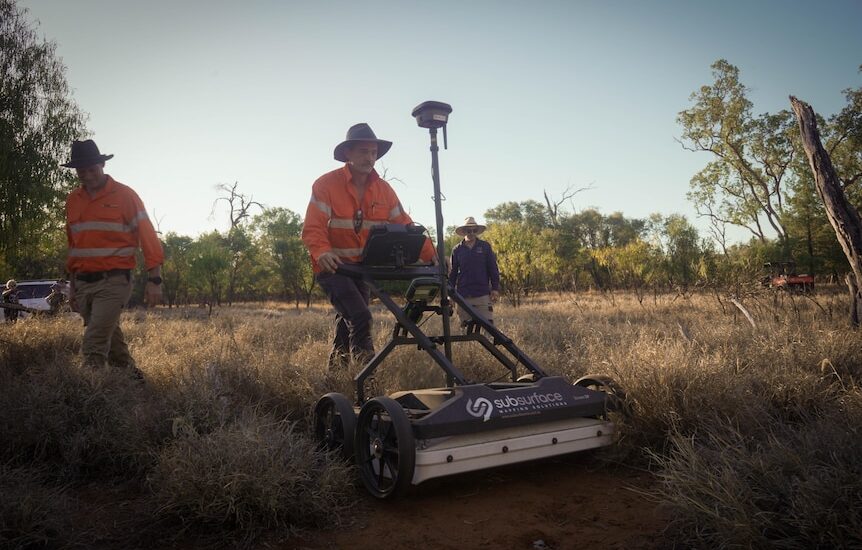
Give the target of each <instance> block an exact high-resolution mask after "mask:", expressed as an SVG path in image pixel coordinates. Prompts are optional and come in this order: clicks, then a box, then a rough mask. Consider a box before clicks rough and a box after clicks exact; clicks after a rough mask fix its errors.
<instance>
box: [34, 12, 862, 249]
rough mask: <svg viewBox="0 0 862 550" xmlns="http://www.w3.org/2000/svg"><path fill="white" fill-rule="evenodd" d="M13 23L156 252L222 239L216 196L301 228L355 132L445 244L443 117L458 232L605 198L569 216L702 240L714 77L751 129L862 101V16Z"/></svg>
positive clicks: (68, 17) (226, 15)
mask: <svg viewBox="0 0 862 550" xmlns="http://www.w3.org/2000/svg"><path fill="white" fill-rule="evenodd" d="M19 4H20V5H21V6H23V7H26V8H28V9H29V10H30V17H31V18H32V19H37V20H39V21H40V27H39V29H40V32H41V33H42V34H43V35H44V36H45V37H47V38H49V39H51V40H54V41H55V42H56V43H57V52H58V54H59V55H60V56H61V57H62V58H63V60H64V62H65V64H66V66H67V78H68V80H69V82H70V84H71V86H72V88H73V89H74V97H75V99H76V101H77V102H78V104H79V105H80V106H81V108H82V109H83V110H84V111H86V112H88V113H89V114H90V118H89V123H88V126H89V128H90V129H91V130H92V132H93V138H94V139H95V140H96V142H97V143H98V144H99V146H100V148H101V149H102V151H103V152H104V153H113V154H114V155H116V156H115V158H114V159H113V160H111V161H109V162H108V165H107V171H108V173H110V174H111V175H113V176H114V177H115V178H117V179H118V180H119V181H122V182H124V183H127V184H129V185H131V186H132V187H134V188H135V189H136V190H137V191H138V192H139V194H140V195H141V196H142V198H143V199H144V202H145V204H146V205H147V208H148V210H149V211H150V215H151V216H154V217H155V218H157V219H159V220H160V226H161V229H162V231H165V232H166V231H177V232H179V233H181V234H187V235H197V234H199V233H200V232H203V231H208V230H211V229H219V230H224V229H226V227H227V223H228V222H227V217H226V215H225V212H224V210H223V209H222V210H217V214H216V217H215V218H214V219H210V211H211V207H212V203H213V201H214V200H215V199H216V197H217V196H218V194H217V192H216V190H215V188H214V187H215V185H216V184H219V183H228V184H230V183H232V182H234V181H239V184H240V187H239V189H240V190H241V191H242V192H244V193H246V194H249V195H253V197H254V199H255V200H257V201H260V202H262V203H264V204H266V205H267V206H282V207H286V208H289V209H291V210H293V211H295V212H297V213H299V214H300V215H302V216H304V214H305V208H306V205H307V203H308V198H309V195H310V189H311V184H312V182H313V181H314V180H315V179H316V178H317V177H318V176H320V175H321V174H323V173H324V172H327V171H329V170H332V169H334V168H337V167H338V166H339V163H337V162H336V161H334V160H333V158H332V149H333V148H334V146H335V145H336V144H337V143H338V142H340V141H341V140H342V139H343V138H344V134H345V131H346V130H347V128H348V127H349V126H350V125H352V124H354V123H357V122H368V123H370V124H371V126H372V127H373V129H374V130H375V132H376V133H377V135H378V137H381V138H384V139H389V140H391V141H393V142H394V146H393V148H392V150H391V151H390V152H389V154H388V155H387V156H386V157H384V158H383V159H382V160H381V161H379V162H378V170H379V171H382V169H383V168H385V169H387V170H388V173H389V174H390V175H391V176H394V177H396V178H398V179H399V180H400V181H396V182H393V186H394V188H395V189H396V191H397V192H398V194H399V196H400V197H401V201H402V203H403V204H404V206H405V208H407V209H408V210H409V211H410V212H411V214H412V216H413V217H414V219H415V220H416V221H418V222H420V223H424V224H426V225H428V226H429V227H433V225H434V206H433V202H432V200H431V195H432V183H431V176H430V164H431V160H430V153H429V151H428V146H429V141H428V132H427V130H423V129H420V128H418V127H417V126H416V124H415V122H414V120H413V118H412V117H411V116H410V112H411V110H412V108H413V107H414V106H416V105H417V104H419V103H421V102H422V101H425V100H429V99H433V100H438V101H444V102H447V103H449V104H451V105H452V106H453V109H454V112H453V113H452V115H451V118H450V123H449V128H448V133H449V150H448V151H441V154H440V167H441V182H442V188H443V193H444V194H445V195H446V197H447V201H446V202H445V203H444V212H443V214H444V217H445V224H446V225H456V224H458V223H460V222H461V221H462V220H463V219H464V217H465V216H468V215H473V216H476V217H477V218H480V220H481V219H482V217H483V214H484V212H485V211H486V210H487V209H488V208H490V207H493V206H496V205H498V204H500V203H501V202H504V201H522V200H527V199H535V200H540V201H541V200H542V191H543V190H547V191H548V192H549V193H551V195H553V196H559V195H560V194H561V193H562V191H563V190H564V189H565V188H566V187H567V186H572V187H573V188H578V187H586V186H588V185H590V184H592V185H593V186H594V188H593V189H592V190H589V191H586V192H583V193H581V194H579V195H577V196H576V197H575V201H574V203H573V204H572V205H570V208H571V207H573V208H574V209H576V210H580V209H583V208H586V207H597V208H599V209H600V210H601V211H602V212H604V213H610V212H613V211H622V212H623V213H624V214H625V215H626V216H630V217H646V216H648V215H649V214H650V213H652V212H661V213H663V214H670V213H674V212H678V213H682V214H685V215H687V216H689V218H690V219H691V220H692V221H693V222H695V223H696V225H698V226H699V227H701V228H703V227H705V225H704V223H703V222H701V221H698V220H696V219H695V214H694V211H693V209H692V207H691V205H690V204H689V203H688V202H687V200H686V198H685V193H686V191H687V190H688V182H689V179H690V178H691V176H692V175H693V174H694V173H696V172H697V171H698V170H699V169H700V168H701V167H702V166H703V165H705V164H706V162H708V161H709V160H710V159H709V157H708V156H707V155H706V154H705V153H702V154H696V153H690V152H687V151H684V150H683V149H682V148H681V147H680V145H679V144H678V143H677V142H675V141H674V138H675V137H678V136H679V135H680V133H681V132H680V128H679V126H678V125H677V124H676V116H677V113H678V112H679V111H681V110H683V109H685V108H687V107H688V106H689V105H690V103H689V99H688V98H689V96H690V94H691V93H692V92H693V91H695V90H696V89H697V88H698V87H699V86H701V85H703V84H709V83H711V82H712V75H711V71H710V65H711V64H712V63H713V62H714V61H715V60H717V59H719V58H725V59H727V60H728V61H729V62H730V63H732V64H734V65H736V66H737V67H739V68H740V70H741V78H742V81H743V82H744V83H745V84H746V85H747V86H749V87H750V88H751V94H750V99H751V100H752V101H753V102H754V110H755V112H756V113H761V112H766V111H777V110H779V109H783V108H788V107H789V103H788V100H787V96H788V95H790V94H793V95H796V96H798V97H799V98H801V99H803V100H805V101H808V102H809V103H811V104H812V106H813V107H814V109H815V110H816V111H817V112H818V113H820V114H822V115H824V116H828V115H831V114H833V113H836V112H838V111H839V110H840V109H841V108H842V107H843V105H844V98H843V95H842V93H841V92H842V90H844V89H846V88H849V87H858V86H860V85H862V75H860V74H859V72H858V68H859V66H860V65H862V32H860V29H862V0H845V1H837V0H836V1H829V0H827V1H824V2H819V3H817V5H816V7H814V5H813V4H811V3H810V2H801V1H778V0H771V1H748V2H743V1H724V2H693V1H691V2H686V1H681V0H677V1H604V2H601V1H578V2H575V1H570V2H557V1H534V2H527V1H498V2H492V1H482V0H479V1H466V0H464V1H448V0H440V1H436V2H413V1H376V0H368V1H365V2H345V1H307V2H290V1H270V2H264V1H254V0H250V1H246V2H238V1H233V2H217V1H164V0H150V1H148V2H132V1H124V0H110V1H108V0H77V1H69V0H23V1H22V0H19ZM704 235H706V233H705V232H704ZM739 235H740V236H744V233H740V234H739Z"/></svg>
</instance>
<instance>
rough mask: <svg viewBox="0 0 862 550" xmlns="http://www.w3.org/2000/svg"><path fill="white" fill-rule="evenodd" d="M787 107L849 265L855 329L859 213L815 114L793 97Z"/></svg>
mask: <svg viewBox="0 0 862 550" xmlns="http://www.w3.org/2000/svg"><path fill="white" fill-rule="evenodd" d="M790 105H791V106H792V107H793V112H794V113H795V114H796V119H797V121H798V122H799V130H800V133H801V134H802V147H803V149H805V155H806V156H807V157H808V164H809V165H810V166H811V171H812V172H813V173H814V183H815V186H816V187H817V194H818V195H819V196H820V199H821V200H822V201H823V205H824V206H825V207H826V216H827V218H829V223H830V224H831V225H832V229H834V230H835V236H836V237H837V238H838V242H839V243H840V244H841V248H842V250H844V255H845V256H847V261H848V262H849V263H850V269H851V271H852V277H851V276H849V275H848V277H847V279H846V281H847V287H848V291H849V292H850V300H851V302H850V304H851V305H850V307H851V309H850V323H851V325H852V326H853V327H854V328H858V327H859V318H860V317H862V220H860V217H859V212H858V211H857V210H856V208H855V207H854V206H853V205H852V204H851V203H850V201H848V200H847V195H846V194H845V193H844V187H843V186H842V185H841V180H840V179H839V178H838V176H837V175H836V174H835V168H833V166H832V159H831V158H830V157H829V153H827V152H826V150H825V149H824V148H823V144H822V143H821V141H820V133H819V132H818V130H817V119H816V116H815V114H814V110H813V109H812V108H811V106H810V105H808V104H807V103H805V102H804V101H800V100H798V99H796V98H795V97H793V96H790Z"/></svg>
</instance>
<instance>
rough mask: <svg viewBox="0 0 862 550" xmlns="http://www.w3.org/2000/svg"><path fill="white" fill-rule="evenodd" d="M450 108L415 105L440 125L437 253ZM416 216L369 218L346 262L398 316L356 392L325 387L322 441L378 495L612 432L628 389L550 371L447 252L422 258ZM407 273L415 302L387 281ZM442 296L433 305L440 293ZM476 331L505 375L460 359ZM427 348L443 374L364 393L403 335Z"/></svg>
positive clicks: (318, 425) (590, 442)
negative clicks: (476, 371)
mask: <svg viewBox="0 0 862 550" xmlns="http://www.w3.org/2000/svg"><path fill="white" fill-rule="evenodd" d="M451 112H452V108H451V107H450V106H449V105H447V104H445V103H440V102H436V101H426V102H424V103H422V104H421V105H419V106H418V107H416V108H415V109H414V110H413V116H414V117H415V118H416V122H417V123H418V124H419V126H420V127H422V128H427V129H428V130H429V132H430V136H431V161H432V162H431V167H432V178H433V183H434V203H435V209H436V222H437V255H438V257H439V258H443V257H445V256H444V254H445V252H444V243H443V214H442V209H441V193H440V175H439V166H438V151H439V149H438V146H437V129H438V128H442V129H443V142H444V147H445V145H446V123H447V122H448V119H449V115H450V113H451ZM424 233H425V231H424V228H422V227H421V226H417V225H415V224H407V225H403V224H382V225H379V226H376V227H373V228H371V230H370V235H369V238H368V241H367V243H366V245H365V247H364V249H363V251H362V255H361V261H360V262H359V263H353V264H351V263H343V264H341V265H340V266H339V267H338V269H337V273H340V274H343V275H347V276H349V277H352V278H355V279H356V280H361V281H363V282H364V283H365V284H367V285H368V287H369V289H370V291H371V293H372V294H373V295H374V296H376V297H377V298H378V299H379V300H380V301H381V303H383V305H384V306H386V308H387V309H388V310H389V311H390V312H391V313H392V315H393V316H394V317H395V325H394V328H393V330H392V337H391V339H390V340H389V342H388V343H387V344H386V346H385V347H384V348H383V349H382V350H380V351H379V352H377V353H376V354H375V355H374V356H373V357H371V358H370V359H369V360H368V361H367V363H366V364H365V367H364V368H363V369H362V371H361V372H359V374H357V375H356V377H355V379H354V382H355V384H356V390H355V392H356V394H355V396H354V399H353V400H350V399H348V398H347V397H346V396H344V395H343V394H340V393H328V394H326V395H324V396H323V397H321V398H320V399H319V400H318V402H317V404H316V405H315V409H314V431H315V437H316V438H317V439H318V441H319V442H320V445H321V446H322V447H324V448H326V449H329V450H331V451H335V452H338V453H340V454H341V455H342V456H343V457H344V458H346V459H348V460H354V461H355V463H356V465H357V467H358V469H359V475H360V477H361V479H362V482H363V484H364V485H365V487H366V488H367V489H368V491H369V492H370V493H371V494H372V495H374V496H375V497H378V498H390V497H393V496H397V495H399V494H402V493H404V492H405V491H406V490H407V489H408V488H409V487H410V486H411V485H418V484H420V483H422V482H423V481H426V480H428V479H432V478H436V477H442V476H447V475H452V474H457V473H461V472H468V471H474V470H481V469H486V468H493V467H496V466H502V465H505V464H512V463H516V462H524V461H528V460H535V459H540V458H545V457H549V456H556V455H561V454H566V453H572V452H576V451H583V450H586V449H592V448H596V447H601V446H605V445H609V444H611V443H612V440H613V434H614V425H613V423H612V422H610V420H609V418H608V412H609V411H614V410H620V409H622V407H623V406H624V400H625V395H624V394H623V392H622V391H621V390H620V389H619V388H618V387H617V386H616V385H615V384H614V383H613V381H611V380H610V379H609V378H607V377H603V376H589V377H584V378H581V379H579V380H577V381H576V382H574V383H571V382H569V381H567V380H566V379H565V378H563V377H561V376H549V375H547V374H546V373H545V372H544V371H543V370H542V369H541V368H540V367H539V366H538V365H537V364H536V363H534V362H533V361H532V360H531V359H530V358H529V357H528V356H527V355H526V354H525V353H524V352H523V351H521V349H520V348H518V346H516V345H515V343H514V342H513V341H512V340H511V339H510V338H509V337H507V336H506V335H505V334H503V333H502V332H501V331H500V330H499V329H497V328H496V327H495V326H494V325H493V324H491V323H489V322H487V321H485V319H484V318H483V317H482V316H481V315H480V314H479V313H478V312H476V311H475V310H473V308H471V306H470V305H469V303H467V301H466V300H465V299H464V298H463V297H461V296H460V295H459V294H458V293H457V292H456V291H455V290H454V289H452V288H451V287H450V285H449V282H448V281H447V273H446V266H445V262H440V263H439V265H429V266H415V265H411V264H415V263H416V262H417V261H418V260H419V256H420V252H421V250H422V248H423V246H425V241H426V237H425V234H424ZM386 280H403V281H410V285H409V288H408V291H407V293H406V303H405V304H404V305H398V304H397V303H396V302H395V301H394V300H393V299H392V298H391V297H390V296H389V295H388V294H387V293H386V292H385V291H383V290H382V289H381V288H380V286H378V284H377V283H378V282H379V281H386ZM452 302H454V303H455V304H457V305H458V306H460V307H461V308H463V310H465V311H466V312H467V313H468V315H469V316H470V318H471V319H472V321H471V322H468V323H467V330H466V333H465V334H457V335H456V334H452V332H451V330H450V314H451V303H452ZM435 303H436V305H435ZM429 314H430V315H440V316H441V317H442V335H429V334H426V333H425V332H424V331H423V330H422V329H421V328H420V327H419V325H420V324H422V323H421V321H422V319H423V317H425V316H426V315H429ZM459 342H476V343H478V344H479V345H481V346H482V347H483V348H484V349H485V350H486V351H487V352H488V353H490V354H491V355H492V356H493V357H494V358H496V359H497V361H498V362H499V363H500V364H501V365H502V367H503V368H504V369H506V370H508V371H509V372H508V374H507V375H506V376H507V377H508V378H509V381H507V382H477V381H473V380H468V379H467V378H466V377H465V376H464V375H463V374H462V372H461V370H460V369H459V368H458V367H457V366H456V365H455V364H454V362H453V360H452V344H453V343H459ZM402 345H410V346H413V347H417V348H418V349H419V350H421V352H424V353H427V354H428V355H429V356H430V357H431V358H432V359H433V361H434V363H436V364H437V365H438V366H439V367H440V368H441V369H442V370H443V371H444V373H445V374H446V386H445V387H440V388H424V389H408V390H403V391H397V392H395V393H392V394H390V395H381V396H367V395H365V381H366V379H368V378H369V377H370V376H371V375H372V374H373V373H374V371H375V370H376V369H377V367H379V366H380V365H381V364H382V363H383V361H384V359H386V357H387V355H389V353H390V352H391V351H392V350H393V349H395V348H396V347H397V346H402Z"/></svg>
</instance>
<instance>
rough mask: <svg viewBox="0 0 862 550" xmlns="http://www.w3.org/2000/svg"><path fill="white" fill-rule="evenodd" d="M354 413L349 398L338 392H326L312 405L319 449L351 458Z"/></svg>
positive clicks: (354, 426)
mask: <svg viewBox="0 0 862 550" xmlns="http://www.w3.org/2000/svg"><path fill="white" fill-rule="evenodd" d="M355 431H356V413H355V412H354V411H353V405H352V404H351V403H350V400H349V399H347V398H346V397H345V396H344V395H342V394H340V393H334V392H333V393H327V394H326V395H324V396H323V397H321V398H320V399H319V400H318V401H317V404H316V405H315V406H314V438H315V439H316V440H317V442H318V447H319V448H320V449H325V450H327V451H333V452H337V453H338V454H339V455H341V456H342V457H343V458H344V459H345V460H351V459H352V458H353V436H354V432H355Z"/></svg>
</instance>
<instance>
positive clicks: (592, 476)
mask: <svg viewBox="0 0 862 550" xmlns="http://www.w3.org/2000/svg"><path fill="white" fill-rule="evenodd" d="M653 484H654V481H653V479H652V478H651V476H650V475H648V474H645V473H641V472H637V471H633V470H629V469H623V468H609V467H602V466H600V464H599V463H598V462H596V460H595V459H593V458H592V457H590V456H589V455H571V456H568V457H564V458H561V459H553V460H546V461H542V462H538V463H530V464H525V465H517V466H512V467H507V468H503V469H498V470H493V471H490V472H480V473H473V474H463V475H461V476H457V477H453V478H449V479H442V480H436V481H431V482H428V483H425V484H423V485H421V486H420V487H419V488H417V489H415V490H414V491H413V492H412V493H411V494H410V495H408V496H407V497H405V498H402V499H399V500H395V501H385V502H378V501H375V500H373V499H372V498H371V497H368V498H367V499H365V500H364V501H363V502H362V504H361V505H360V509H359V513H358V519H357V521H356V522H355V524H354V525H353V526H351V527H350V528H348V529H345V530H341V531H339V532H324V533H318V534H315V535H313V536H307V537H305V538H303V539H302V540H296V539H294V540H291V541H284V543H282V544H281V545H279V544H272V547H277V548H344V549H354V548H356V549H375V550H379V549H380V548H392V549H401V548H405V549H417V550H418V549H437V548H441V549H459V550H462V549H470V548H504V549H508V548H512V549H519V548H520V549H542V548H544V549H551V548H552V549H555V550H561V549H574V548H659V547H662V546H663V544H662V541H661V535H662V532H663V530H664V527H665V526H666V525H667V523H668V519H669V518H668V517H667V515H666V514H664V513H663V512H661V511H660V510H658V509H657V507H656V505H655V503H654V502H652V501H650V500H649V499H648V498H646V497H644V496H643V495H642V494H640V493H639V492H638V491H643V490H649V489H650V488H651V487H652V486H653ZM540 541H541V542H540Z"/></svg>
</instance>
